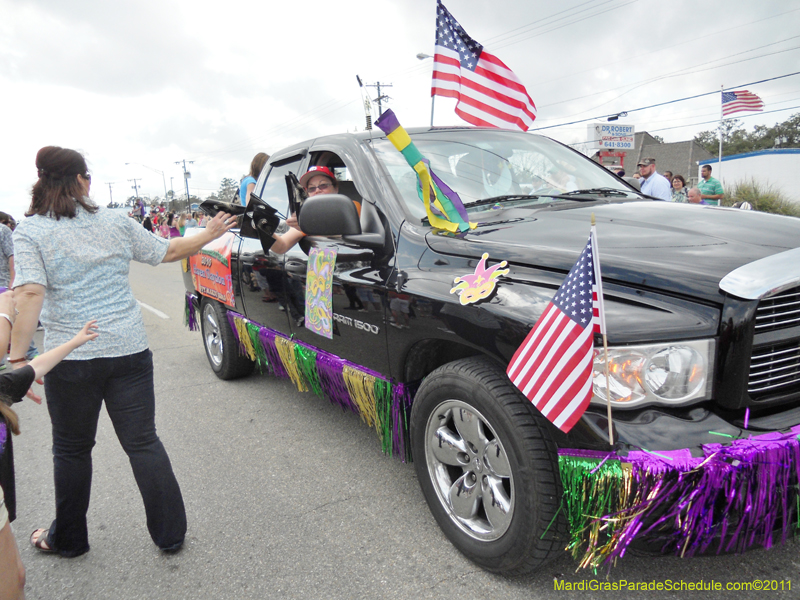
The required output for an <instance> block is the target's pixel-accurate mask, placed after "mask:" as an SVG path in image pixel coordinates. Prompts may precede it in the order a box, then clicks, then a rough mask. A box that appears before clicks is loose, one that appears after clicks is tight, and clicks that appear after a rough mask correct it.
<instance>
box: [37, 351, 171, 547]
mask: <svg viewBox="0 0 800 600" xmlns="http://www.w3.org/2000/svg"><path fill="white" fill-rule="evenodd" d="M44 388H45V393H46V395H47V410H48V411H49V412H50V420H51V422H52V424H53V465H54V475H55V488H56V518H55V521H53V524H52V525H51V526H50V537H49V540H48V541H49V543H50V544H51V547H52V548H54V549H55V550H57V551H58V552H59V553H60V554H61V555H62V556H79V555H80V554H83V553H84V552H87V551H88V550H89V536H88V532H87V528H86V512H87V510H88V509H89V495H90V492H91V487H92V447H93V446H94V443H95V434H96V433H97V420H98V417H99V415H100V407H101V405H102V403H103V400H105V403H106V410H107V411H108V416H109V417H110V418H111V422H112V423H113V424H114V430H115V431H116V433H117V438H118V439H119V441H120V444H122V448H123V449H124V450H125V453H126V454H127V455H128V458H129V460H130V463H131V467H132V468H133V476H134V477H135V478H136V484H137V485H138V486H139V491H140V492H141V494H142V500H143V501H144V508H145V512H146V514H147V529H148V530H149V531H150V537H152V538H153V541H154V542H155V543H156V545H157V546H158V547H159V548H162V549H164V550H175V549H177V548H179V547H180V545H181V544H182V543H183V538H184V536H185V535H186V511H185V509H184V506H183V498H182V497H181V490H180V487H179V486H178V481H177V480H176V479H175V474H174V473H173V472H172V465H171V464H170V462H169V456H167V451H166V450H165V449H164V446H163V444H162V443H161V440H160V439H158V435H157V434H156V425H155V392H154V389H153V354H152V353H151V352H150V350H144V351H143V352H139V353H137V354H131V355H128V356H119V357H114V358H94V359H91V360H65V361H62V362H61V363H60V364H58V365H57V366H56V367H55V368H54V369H53V370H52V371H50V373H48V374H47V375H46V376H45V381H44Z"/></svg>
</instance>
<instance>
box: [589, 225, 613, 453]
mask: <svg viewBox="0 0 800 600" xmlns="http://www.w3.org/2000/svg"><path fill="white" fill-rule="evenodd" d="M595 226H596V223H595V219H594V213H592V229H594V228H595ZM596 237H597V236H596V235H595V242H596V241H597V240H596ZM594 259H595V261H596V264H598V265H599V264H600V257H599V256H595V257H594ZM595 277H598V274H597V273H595ZM600 293H601V294H602V293H603V292H602V287H601V289H600ZM600 301H601V302H602V299H601V300H600ZM603 352H604V354H605V359H604V360H603V364H604V365H605V373H606V408H607V412H608V443H609V444H610V445H611V447H612V448H613V447H614V424H613V421H612V420H611V378H610V376H609V374H608V337H607V336H606V331H605V327H603Z"/></svg>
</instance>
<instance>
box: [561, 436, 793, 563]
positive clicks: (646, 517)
mask: <svg viewBox="0 0 800 600" xmlns="http://www.w3.org/2000/svg"><path fill="white" fill-rule="evenodd" d="M798 434H800V426H795V427H793V428H792V429H791V430H790V431H789V432H788V433H780V432H773V433H768V434H765V435H760V436H750V437H748V438H746V439H734V440H732V442H731V443H730V444H727V445H723V444H706V445H704V446H702V452H703V456H700V457H693V456H692V455H691V451H690V450H688V449H684V450H672V451H661V450H659V451H658V452H648V451H636V452H630V453H629V454H628V456H627V457H620V456H616V455H613V454H611V455H610V456H609V453H607V452H592V451H586V450H572V449H564V450H561V451H559V454H563V455H569V456H582V457H585V458H597V459H601V460H603V459H604V457H605V458H609V457H610V458H613V459H616V460H620V461H621V462H622V463H627V464H630V466H631V473H632V479H633V489H634V491H635V492H637V493H636V495H635V498H637V499H639V500H640V501H639V502H638V504H635V505H627V506H618V507H615V508H616V512H612V513H610V514H607V515H603V516H602V517H600V518H601V520H604V521H609V522H613V521H615V520H616V519H618V518H619V519H621V520H622V521H624V526H623V527H622V531H621V532H620V534H619V536H618V538H617V539H616V542H615V545H614V547H613V549H612V550H611V551H610V553H609V554H607V555H606V559H605V562H606V564H612V562H613V561H614V560H615V559H616V558H618V557H622V556H624V554H625V551H626V549H627V548H628V546H629V545H630V543H631V542H632V541H634V539H637V538H638V539H643V540H646V541H648V542H650V543H656V544H660V545H661V550H662V552H674V553H675V554H677V555H679V556H692V555H694V554H697V553H703V552H705V551H706V550H708V549H709V548H712V549H713V548H715V549H716V552H717V553H720V552H739V553H740V552H744V551H745V550H747V549H748V548H750V547H753V546H758V545H760V546H763V547H765V548H769V547H771V546H772V544H773V538H774V533H775V531H776V530H777V531H780V539H781V541H782V542H785V541H786V539H787V537H788V536H789V534H790V533H791V532H792V530H793V529H794V528H795V527H796V522H797V520H798V515H797V514H796V513H795V512H794V511H795V510H796V505H797V503H798V485H799V484H800V441H798V437H799V436H798ZM597 468H600V465H598V467H597ZM597 468H596V469H594V470H597ZM594 470H593V471H592V473H593V472H594ZM590 474H591V473H590ZM633 498H634V496H633V494H631V496H630V499H631V500H633ZM612 510H614V509H612Z"/></svg>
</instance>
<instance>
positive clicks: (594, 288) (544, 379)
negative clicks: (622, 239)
mask: <svg viewBox="0 0 800 600" xmlns="http://www.w3.org/2000/svg"><path fill="white" fill-rule="evenodd" d="M605 330H606V326H605V313H604V311H603V284H602V279H601V277H600V258H599V254H598V252H597V235H596V232H595V228H594V226H593V227H592V229H591V233H590V235H589V241H588V242H587V243H586V247H585V248H584V249H583V252H581V255H580V257H579V258H578V262H577V263H575V266H574V267H572V270H571V271H570V272H569V274H568V275H567V278H566V279H565V280H564V283H562V284H561V287H560V288H558V291H557V292H556V294H555V296H553V299H552V300H551V301H550V303H549V304H548V305H547V308H545V310H544V313H542V316H541V317H539V320H538V321H537V322H536V325H535V326H534V328H533V329H531V331H530V333H529V334H528V336H527V337H526V338H525V341H524V342H523V343H522V345H521V346H520V347H519V348H517V351H516V352H515V353H514V356H513V358H512V359H511V362H510V363H509V364H508V368H507V369H506V373H508V377H509V379H511V382H512V383H513V384H514V385H515V386H517V387H518V388H519V389H520V391H521V392H522V393H523V394H525V397H526V398H528V400H530V401H531V402H533V404H534V405H535V406H536V408H538V409H539V411H540V412H541V413H542V414H543V415H544V416H545V417H547V418H548V419H549V420H550V421H551V422H552V423H553V424H554V425H555V426H556V427H558V428H559V429H561V431H563V432H564V433H566V432H568V431H569V430H570V429H572V427H573V426H574V425H575V423H577V422H578V420H579V419H580V418H581V415H583V413H584V411H586V407H587V406H588V405H589V401H590V400H591V399H592V363H593V360H594V334H595V333H602V334H605Z"/></svg>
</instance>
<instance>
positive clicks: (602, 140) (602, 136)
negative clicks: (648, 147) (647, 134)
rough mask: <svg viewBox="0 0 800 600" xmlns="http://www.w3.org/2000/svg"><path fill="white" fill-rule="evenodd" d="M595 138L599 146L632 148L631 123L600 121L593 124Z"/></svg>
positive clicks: (632, 128) (632, 129) (632, 130)
mask: <svg viewBox="0 0 800 600" xmlns="http://www.w3.org/2000/svg"><path fill="white" fill-rule="evenodd" d="M595 133H596V135H597V137H596V139H597V140H598V142H599V144H600V148H607V149H613V150H633V134H634V133H635V128H634V126H633V125H617V124H616V123H600V124H597V125H595Z"/></svg>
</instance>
